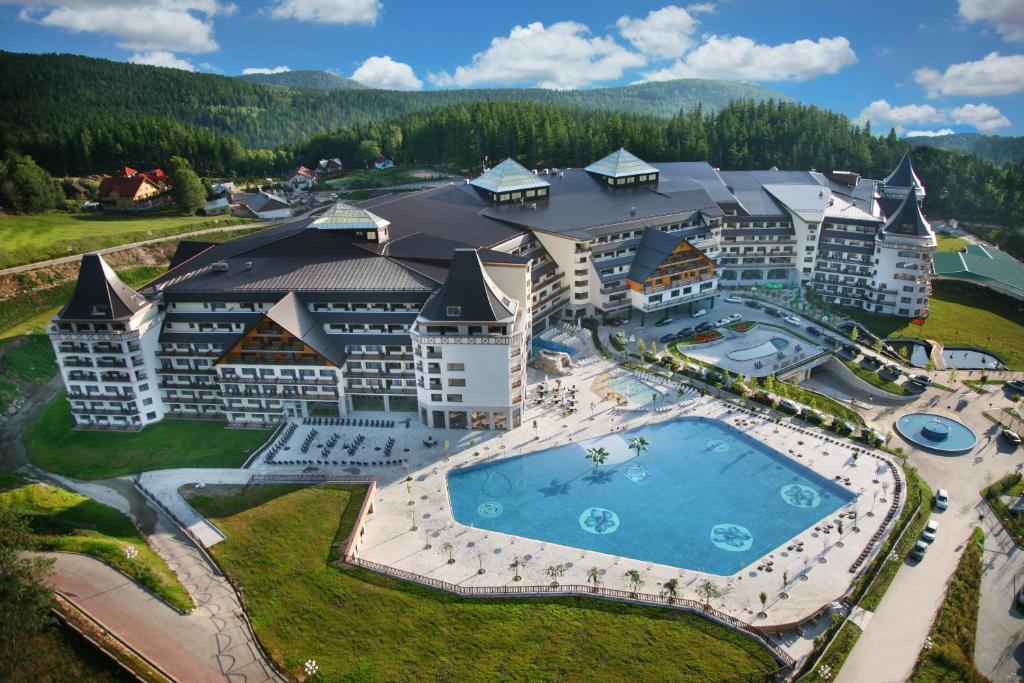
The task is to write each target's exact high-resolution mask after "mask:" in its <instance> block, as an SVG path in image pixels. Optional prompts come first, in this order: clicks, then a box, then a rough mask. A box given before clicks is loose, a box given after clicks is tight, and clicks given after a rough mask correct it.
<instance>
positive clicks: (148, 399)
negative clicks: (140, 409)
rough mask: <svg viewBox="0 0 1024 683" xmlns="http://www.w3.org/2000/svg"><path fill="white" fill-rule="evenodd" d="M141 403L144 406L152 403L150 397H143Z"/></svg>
mask: <svg viewBox="0 0 1024 683" xmlns="http://www.w3.org/2000/svg"><path fill="white" fill-rule="evenodd" d="M142 405H144V406H151V405H153V399H151V398H144V399H142Z"/></svg>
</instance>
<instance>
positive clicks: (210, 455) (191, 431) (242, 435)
mask: <svg viewBox="0 0 1024 683" xmlns="http://www.w3.org/2000/svg"><path fill="white" fill-rule="evenodd" d="M269 436H270V430H265V429H228V428H227V427H225V426H224V423H223V422H220V421H211V420H163V421H162V422H157V423H156V424H152V425H149V426H148V427H146V428H145V429H143V430H142V431H140V432H105V431H89V430H77V431H76V430H75V429H73V422H72V418H71V410H70V406H69V404H68V402H67V400H66V399H65V394H64V392H61V393H60V395H59V396H57V398H55V399H54V400H53V401H52V402H51V403H50V405H49V406H47V407H46V410H45V411H43V413H42V415H40V416H39V419H37V420H36V421H35V422H34V423H33V424H32V426H31V427H29V428H28V431H27V432H26V434H25V444H26V446H27V448H28V456H29V459H30V460H31V461H32V463H33V464H34V465H36V466H37V467H41V468H43V469H44V470H48V471H50V472H56V473H57V474H63V475H65V476H68V477H76V478H79V479H103V478H107V477H120V476H124V475H126V474H135V473H137V472H146V471H149V470H164V469H173V468H176V467H240V466H241V465H242V463H243V462H245V459H246V457H247V456H248V455H249V454H250V453H252V452H253V450H255V449H256V448H257V447H258V446H260V445H261V444H262V443H263V442H264V441H266V440H267V437H269Z"/></svg>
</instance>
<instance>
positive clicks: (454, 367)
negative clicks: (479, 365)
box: [448, 363, 466, 372]
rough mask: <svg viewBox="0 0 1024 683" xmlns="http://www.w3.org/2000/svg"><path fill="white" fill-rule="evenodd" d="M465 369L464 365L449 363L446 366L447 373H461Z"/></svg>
mask: <svg viewBox="0 0 1024 683" xmlns="http://www.w3.org/2000/svg"><path fill="white" fill-rule="evenodd" d="M465 369H466V364H465V363H449V364H448V371H449V372H463V371H464V370H465Z"/></svg>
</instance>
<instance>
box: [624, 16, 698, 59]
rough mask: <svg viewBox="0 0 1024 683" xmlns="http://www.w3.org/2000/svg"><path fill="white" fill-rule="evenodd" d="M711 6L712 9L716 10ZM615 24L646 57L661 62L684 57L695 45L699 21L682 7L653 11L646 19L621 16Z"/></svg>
mask: <svg viewBox="0 0 1024 683" xmlns="http://www.w3.org/2000/svg"><path fill="white" fill-rule="evenodd" d="M713 7H714V6H713V5H712V9H713ZM615 25H616V26H618V28H619V33H621V34H622V37H623V38H625V39H626V40H628V41H629V42H630V43H632V45H633V47H635V48H636V49H637V50H640V52H643V53H644V54H645V55H650V56H651V57H655V58H661V59H671V58H673V57H681V56H682V55H683V53H684V52H686V51H687V50H689V49H690V48H691V47H693V45H694V42H695V41H694V38H693V34H694V33H696V31H697V27H698V26H699V25H700V21H699V20H698V19H696V18H694V17H693V15H692V14H690V12H688V11H687V10H685V9H683V8H682V7H676V6H675V5H669V6H667V7H662V8H661V9H656V10H652V11H651V12H648V13H647V16H646V17H644V18H643V19H634V18H633V17H630V16H624V17H620V18H619V20H618V21H617V22H615Z"/></svg>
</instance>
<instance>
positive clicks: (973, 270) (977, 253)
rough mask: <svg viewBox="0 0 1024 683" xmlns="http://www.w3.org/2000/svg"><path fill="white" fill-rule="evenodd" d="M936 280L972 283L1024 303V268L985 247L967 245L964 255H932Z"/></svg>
mask: <svg viewBox="0 0 1024 683" xmlns="http://www.w3.org/2000/svg"><path fill="white" fill-rule="evenodd" d="M932 268H933V269H934V271H935V275H936V277H949V278H956V279H961V280H974V281H976V282H978V283H980V284H983V285H986V286H988V287H991V288H992V289H995V290H997V291H1001V292H1004V293H1006V294H1009V295H1011V296H1014V297H1016V298H1018V299H1022V300H1024V264H1022V263H1021V262H1020V261H1018V260H1017V259H1015V258H1013V257H1012V256H1010V255H1009V254H1007V253H1006V252H1005V251H1000V250H999V249H996V248H995V247H991V246H988V245H987V244H969V245H968V246H967V248H966V249H964V250H963V251H958V252H953V253H946V254H935V255H934V256H933V257H932Z"/></svg>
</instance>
